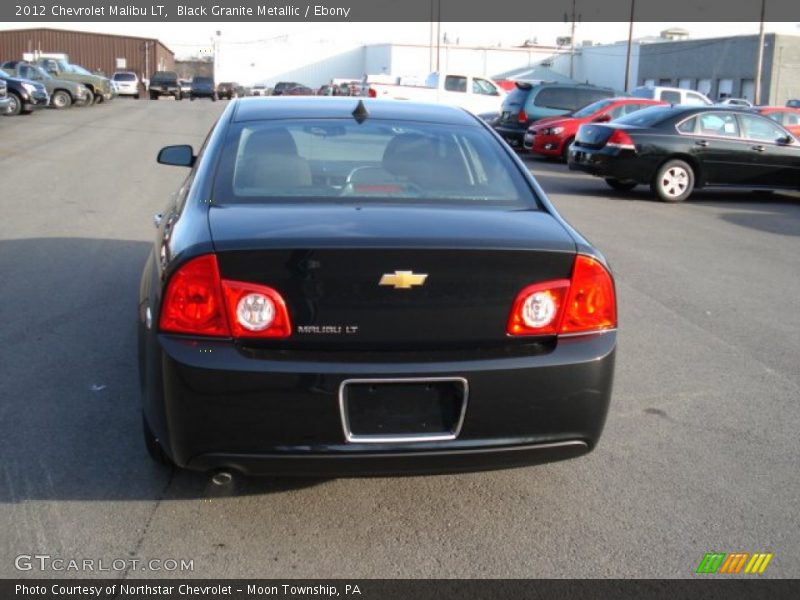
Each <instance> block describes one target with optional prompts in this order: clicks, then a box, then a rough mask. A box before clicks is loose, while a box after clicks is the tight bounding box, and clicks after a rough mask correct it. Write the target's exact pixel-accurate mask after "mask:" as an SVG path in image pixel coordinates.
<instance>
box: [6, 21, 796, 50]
mask: <svg viewBox="0 0 800 600" xmlns="http://www.w3.org/2000/svg"><path fill="white" fill-rule="evenodd" d="M29 27H53V28H58V29H75V30H81V31H94V32H101V33H114V34H120V35H135V36H142V37H156V38H158V39H160V40H161V41H162V42H164V44H166V45H167V47H169V48H170V49H171V50H173V51H174V52H175V55H176V57H177V58H186V57H189V56H196V55H198V54H202V53H206V52H209V51H210V48H211V40H212V38H213V37H215V35H216V32H217V31H219V32H220V37H219V40H220V43H221V44H222V47H223V48H224V46H225V45H226V44H232V45H233V44H235V45H242V44H246V43H248V42H251V41H256V40H258V41H264V40H270V39H274V38H280V37H283V36H289V37H290V38H291V41H292V42H302V41H303V40H307V41H308V42H319V41H326V42H339V43H341V42H342V41H343V40H347V41H348V42H352V43H353V45H360V44H369V43H376V42H382V43H386V42H393V43H419V44H427V43H428V41H429V39H430V35H431V31H430V29H431V26H430V24H429V23H347V22H344V23H333V24H331V23H265V22H260V23H258V22H257V23H254V22H247V23H233V22H227V23H180V24H179V26H176V23H144V22H143V23H111V22H106V23H89V22H81V23H48V22H41V21H39V22H31V23H25V22H19V23H0V29H23V28H29ZM670 27H681V28H683V29H686V30H688V31H689V33H690V36H691V37H692V38H706V37H719V36H726V35H740V34H757V33H758V23H681V22H676V23H652V22H640V23H635V25H634V37H643V36H651V35H658V34H659V32H660V31H662V30H664V29H667V28H670ZM569 29H570V26H569V24H566V23H563V22H558V23H442V25H441V32H442V34H443V35H444V34H447V38H448V40H450V41H451V42H453V43H455V42H456V41H458V43H460V44H462V45H491V46H496V45H502V46H506V47H508V46H515V45H520V44H522V43H523V42H524V41H525V40H526V39H536V41H538V43H540V44H549V45H552V44H555V41H556V37H558V36H566V35H569ZM765 29H766V31H767V32H776V33H785V34H790V35H792V34H793V35H798V36H800V23H766V24H765ZM627 37H628V23H580V24H578V25H577V30H576V35H575V38H576V40H577V41H578V42H580V41H582V40H591V41H593V42H595V43H598V42H601V43H606V42H615V41H618V40H624V39H627Z"/></svg>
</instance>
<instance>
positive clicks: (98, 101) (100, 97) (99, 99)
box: [94, 94, 106, 104]
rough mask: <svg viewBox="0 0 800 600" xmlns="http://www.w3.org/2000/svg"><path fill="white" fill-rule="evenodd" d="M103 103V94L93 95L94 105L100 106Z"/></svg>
mask: <svg viewBox="0 0 800 600" xmlns="http://www.w3.org/2000/svg"><path fill="white" fill-rule="evenodd" d="M105 101H106V99H105V98H104V97H103V94H95V95H94V103H95V104H102V103H103V102H105Z"/></svg>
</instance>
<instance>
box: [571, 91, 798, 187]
mask: <svg viewBox="0 0 800 600" xmlns="http://www.w3.org/2000/svg"><path fill="white" fill-rule="evenodd" d="M569 168H570V169H573V170H579V171H586V172H587V173H591V174H592V175H596V176H599V177H603V178H604V179H605V180H606V183H608V185H609V186H611V187H612V188H614V189H616V190H632V189H633V188H635V187H636V186H637V185H639V184H646V185H649V186H650V189H651V190H652V192H653V194H654V195H655V196H656V197H657V198H659V199H660V200H663V201H665V202H681V201H683V200H686V198H688V197H689V196H690V195H691V193H692V191H693V190H695V189H697V188H701V187H712V186H725V187H740V188H745V189H753V190H760V189H765V190H785V189H788V190H798V189H800V143H798V140H797V139H796V138H795V137H794V136H793V135H792V134H791V133H789V132H788V131H787V130H786V129H784V128H783V127H782V126H781V125H779V124H778V123H776V122H775V121H773V120H772V119H769V118H767V117H763V116H761V115H759V114H758V113H756V112H753V111H752V110H748V109H741V108H726V107H722V106H700V107H698V106H681V105H678V106H654V107H652V108H646V109H644V110H641V111H637V112H635V113H631V114H629V115H626V116H624V117H622V118H620V119H616V120H615V121H612V122H611V123H590V124H586V125H581V127H580V128H579V129H578V134H577V136H575V142H574V143H573V144H572V146H571V147H570V152H569Z"/></svg>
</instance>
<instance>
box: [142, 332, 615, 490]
mask: <svg viewBox="0 0 800 600" xmlns="http://www.w3.org/2000/svg"><path fill="white" fill-rule="evenodd" d="M152 343H153V345H154V348H153V350H154V351H155V353H156V356H155V357H156V358H157V360H158V364H157V365H154V366H155V367H156V369H157V370H158V371H160V373H159V377H156V378H155V380H156V381H158V380H160V384H158V385H155V386H153V388H151V389H150V390H149V392H148V394H145V412H146V415H147V418H148V421H149V422H150V424H151V427H152V428H153V430H154V431H155V433H156V435H157V437H159V439H160V440H162V445H163V446H164V448H165V450H166V451H167V453H168V454H169V455H170V456H171V457H172V459H173V460H174V461H175V462H176V464H178V465H179V466H181V467H185V468H188V469H193V470H209V469H216V468H226V469H235V470H239V471H242V472H245V473H249V474H259V475H270V474H271V475H287V474H293V475H314V476H354V475H388V474H403V473H408V474H419V473H442V472H454V471H474V470H485V469H496V468H506V467H517V466H523V465H531V464H538V463H543V462H550V461H554V460H563V459H567V458H573V457H576V456H580V455H582V454H585V453H587V452H589V451H591V450H592V449H593V448H594V446H595V445H596V444H597V441H598V439H599V437H600V434H601V432H602V429H603V425H604V423H605V419H606V414H607V411H608V405H609V401H610V396H611V389H612V383H613V372H614V356H615V348H616V332H613V331H610V332H607V333H604V334H601V335H594V336H587V337H578V338H563V339H561V340H559V342H558V344H557V346H556V348H555V349H554V350H552V351H551V352H548V353H546V354H540V355H535V356H519V357H513V358H493V359H484V360H482V359H476V360H469V361H456V362H434V361H425V357H420V360H419V362H402V363H382V362H362V363H353V362H349V363H343V362H321V361H317V362H310V361H309V362H306V361H303V362H298V361H294V360H263V359H255V358H251V357H250V356H247V355H246V354H244V353H243V352H241V351H240V350H238V349H237V348H236V347H235V346H234V345H233V344H231V343H230V342H221V341H214V342H208V343H201V342H198V341H196V340H190V339H182V338H179V337H175V336H164V335H154V336H153V338H152ZM386 377H392V378H401V379H402V378H428V377H430V378H434V377H463V378H464V379H466V380H467V381H468V382H469V398H468V403H467V408H466V412H465V416H464V420H463V425H462V427H461V431H460V433H459V435H458V437H457V438H456V439H453V440H447V441H416V442H404V443H398V442H396V441H395V442H387V443H383V442H381V443H375V442H371V443H363V442H348V441H347V438H346V435H345V432H344V429H343V423H342V415H341V412H340V403H339V398H338V393H339V386H340V384H341V382H342V381H344V380H346V379H351V378H362V379H372V378H375V379H380V378H386Z"/></svg>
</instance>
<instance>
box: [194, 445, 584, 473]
mask: <svg viewBox="0 0 800 600" xmlns="http://www.w3.org/2000/svg"><path fill="white" fill-rule="evenodd" d="M588 452H589V445H588V444H587V443H586V442H585V441H583V440H570V441H561V442H553V443H549V444H548V443H542V444H528V445H520V446H503V447H490V448H483V449H481V448H472V449H465V450H436V451H427V452H426V451H418V452H383V453H380V452H372V453H370V452H362V453H358V454H350V455H347V454H344V455H336V454H293V455H292V454H258V455H252V454H250V455H248V454H202V455H199V456H196V457H194V458H193V459H192V460H191V461H190V463H189V464H188V465H187V466H188V467H189V468H190V469H193V470H198V471H211V470H218V469H222V470H234V471H237V472H240V473H244V474H245V475H273V476H291V475H304V476H307V477H330V476H337V477H377V476H388V475H432V474H441V473H460V472H466V471H488V470H492V469H509V468H513V467H527V466H531V465H535V464H543V463H548V462H554V461H558V460H566V459H570V458H577V457H578V456H582V455H584V454H587V453H588Z"/></svg>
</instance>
